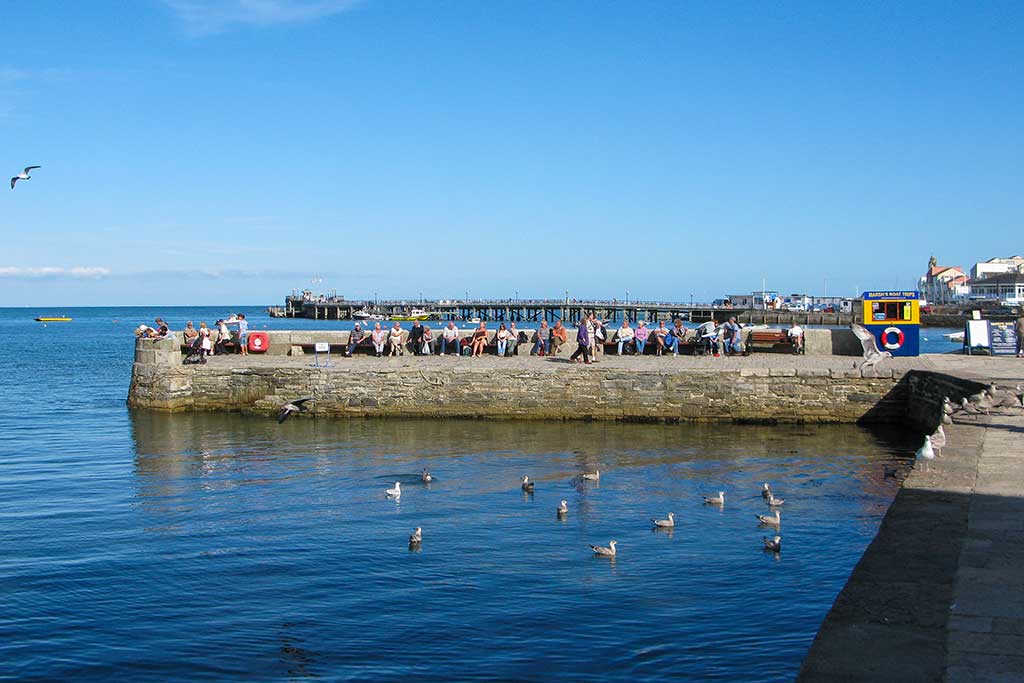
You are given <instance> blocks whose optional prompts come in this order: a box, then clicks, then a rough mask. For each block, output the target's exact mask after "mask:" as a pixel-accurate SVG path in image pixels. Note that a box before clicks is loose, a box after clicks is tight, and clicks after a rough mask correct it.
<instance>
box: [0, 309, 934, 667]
mask: <svg viewBox="0 0 1024 683" xmlns="http://www.w3.org/2000/svg"><path fill="white" fill-rule="evenodd" d="M243 310H244V309H243ZM43 312H44V311H25V310H11V309H7V310H0V342H2V343H0V367H3V368H5V369H6V372H7V377H6V381H4V382H3V383H0V400H2V401H3V403H4V405H6V406H9V407H10V406H15V405H18V406H21V408H20V409H19V410H10V409H8V410H5V411H4V412H3V414H0V434H2V435H3V437H2V440H0V679H3V680H33V679H37V680H52V679H65V680H67V679H72V678H74V679H75V680H96V681H108V680H111V679H113V678H115V677H117V678H120V679H122V680H133V681H146V680H152V681H168V680H190V681H195V680H213V679H233V680H312V679H322V680H342V679H344V680H366V681H383V680H395V679H398V678H400V677H402V678H405V677H409V676H418V677H419V678H420V679H422V680H468V679H474V680H526V681H531V680H536V681H541V680H562V681H585V680H603V681H614V680H621V681H632V680H656V681H657V680H669V679H679V678H684V679H696V678H698V677H699V678H701V679H705V680H729V681H761V680H764V681H776V680H785V679H790V678H792V677H793V675H794V674H795V673H796V671H797V670H798V668H799V665H800V661H801V659H802V658H803V656H804V654H805V653H806V651H807V648H808V647H809V645H810V642H811V640H812V639H813V637H814V634H815V631H816V630H817V628H818V625H819V624H820V622H821V620H822V618H823V617H824V615H825V613H826V612H827V610H828V608H829V606H830V605H831V603H832V600H833V599H834V597H835V595H836V593H837V592H838V591H839V589H840V588H841V587H842V585H843V583H844V582H845V580H846V578H847V576H848V575H849V572H850V570H851V569H852V567H853V565H854V564H855V563H856V561H857V559H858V557H859V556H860V554H861V552H862V550H863V548H864V547H865V546H866V545H867V543H868V542H869V541H870V539H871V538H872V536H873V534H874V533H875V530H876V528H877V525H878V523H879V520H880V518H881V516H882V515H883V514H884V511H885V509H886V507H887V506H888V504H889V502H890V500H891V498H892V496H893V495H894V493H895V487H894V484H893V483H892V480H885V479H884V478H883V476H882V463H886V462H894V461H900V462H904V461H905V460H906V458H907V456H909V454H910V453H911V452H912V448H913V445H914V444H912V443H911V442H906V441H900V440H898V439H895V440H894V438H893V435H891V434H884V433H878V432H868V431H865V430H862V429H858V428H854V427H822V428H812V427H792V428H787V427H780V428H771V429H768V428H755V427H742V428H740V427H727V426H705V427H681V426H642V425H604V424H558V423H542V424H532V423H531V424H501V423H485V422H471V421H456V422H447V421H387V422H385V421H364V420H358V421H347V422H329V421H325V420H316V421H314V420H301V421H300V420H292V421H289V422H287V423H285V424H284V425H282V426H280V427H279V426H278V425H277V424H276V423H274V422H273V421H272V420H269V419H263V418H245V417H240V416H234V415H177V416H169V415H153V414H135V415H132V414H130V413H129V412H128V411H127V409H126V408H125V406H124V398H125V395H126V393H127V382H128V376H129V371H130V365H131V348H132V343H131V340H130V338H129V336H130V330H131V328H132V327H133V326H134V325H136V324H138V322H141V321H147V322H148V321H150V320H151V319H152V318H153V317H154V316H155V315H157V314H163V315H164V317H167V318H169V319H171V320H172V322H178V321H181V320H184V319H187V318H191V319H194V320H197V321H198V320H201V319H204V320H207V321H212V320H215V319H216V318H217V317H219V316H220V315H223V314H224V313H225V312H226V310H224V309H205V310H201V309H193V310H175V309H162V310H160V311H156V310H146V309H89V310H71V311H68V312H69V313H71V314H72V315H74V317H75V319H76V320H75V322H74V323H71V324H66V325H49V326H47V327H42V326H41V325H39V324H38V323H34V322H32V321H31V318H32V317H33V316H34V315H36V314H38V313H43ZM55 312H57V311H55ZM249 313H250V314H251V317H252V319H253V323H254V325H255V326H256V327H257V328H262V327H263V326H264V325H270V326H276V327H282V328H283V327H299V326H311V327H312V326H323V323H315V322H312V321H292V320H288V321H271V320H269V319H266V318H265V317H263V316H260V315H259V314H258V311H255V310H252V311H249ZM115 320H116V321H118V322H114V321H115ZM335 326H337V325H336V324H335ZM71 352H75V353H76V356H75V359H74V360H73V361H69V360H67V359H68V354H69V353H71ZM423 466H427V467H429V468H430V469H431V470H432V471H433V472H434V473H435V474H436V476H437V481H436V482H434V483H433V484H431V485H429V486H424V485H422V484H420V483H419V479H418V476H417V473H418V472H419V470H420V468H422V467H423ZM593 468H600V469H601V472H602V478H601V481H600V484H593V483H590V484H583V483H581V482H580V481H579V480H578V475H579V474H580V473H581V472H584V471H588V470H592V469H593ZM522 474H529V475H530V476H531V477H532V478H534V479H536V480H537V482H538V483H537V492H536V494H535V495H534V496H525V495H524V494H522V493H521V491H520V490H519V484H518V481H519V477H520V476H521V475H522ZM766 479H768V480H771V481H772V482H773V483H774V486H775V488H776V489H777V490H778V492H779V493H780V494H781V495H783V496H784V497H786V498H787V499H788V501H787V503H786V505H785V506H784V507H783V508H782V512H783V526H782V532H781V535H782V536H783V539H784V541H783V545H784V549H783V552H782V553H781V555H780V556H778V557H776V556H774V555H772V554H770V553H765V552H763V551H762V550H761V549H760V545H761V541H760V539H761V536H762V535H764V534H765V533H768V532H766V531H765V530H763V529H759V528H758V526H757V522H756V520H755V519H754V514H755V513H761V512H765V511H766V510H765V506H764V504H763V503H762V501H761V499H760V496H759V494H758V489H759V486H760V482H761V481H764V480H766ZM399 480H400V481H402V483H403V489H404V490H405V493H404V495H403V496H402V498H401V501H400V502H393V501H389V500H386V499H385V498H384V495H383V491H384V489H385V488H388V487H389V486H390V485H392V484H393V483H394V481H399ZM720 489H725V490H726V491H727V494H726V495H727V499H728V502H727V504H726V505H725V506H724V508H722V509H719V508H714V507H705V506H703V505H702V504H701V502H700V495H701V494H703V493H709V492H712V491H717V490H720ZM563 498H564V499H566V500H568V502H569V506H570V513H569V515H568V517H567V518H566V519H565V520H564V521H558V520H557V519H556V516H555V513H554V510H555V506H556V505H557V503H558V501H559V500H561V499H563ZM670 510H671V511H673V512H675V513H676V516H677V523H678V527H677V528H676V529H675V531H674V532H673V533H666V532H654V531H652V530H651V528H650V524H649V523H648V519H649V518H650V517H654V516H657V517H663V516H664V515H665V513H667V512H668V511H670ZM415 526H421V527H423V536H424V541H423V545H422V548H421V549H420V550H419V551H418V552H411V551H410V550H409V548H408V546H407V536H408V533H409V532H410V531H411V529H412V528H413V527H415ZM612 538H614V539H616V540H618V541H619V551H620V554H619V557H618V558H616V559H615V560H614V561H609V560H607V559H602V558H596V557H593V556H592V555H591V553H590V550H589V548H588V547H587V544H589V543H601V544H605V543H607V541H608V540H609V539H612Z"/></svg>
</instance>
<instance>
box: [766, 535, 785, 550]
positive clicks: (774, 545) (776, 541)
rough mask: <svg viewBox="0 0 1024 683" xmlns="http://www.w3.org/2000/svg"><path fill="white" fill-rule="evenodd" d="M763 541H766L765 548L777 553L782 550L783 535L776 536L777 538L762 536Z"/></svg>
mask: <svg viewBox="0 0 1024 683" xmlns="http://www.w3.org/2000/svg"><path fill="white" fill-rule="evenodd" d="M761 542H762V543H764V549H765V550H771V551H772V552H773V553H777V552H779V551H780V550H782V536H776V537H775V538H768V537H767V536H762V537H761Z"/></svg>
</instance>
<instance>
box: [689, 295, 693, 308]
mask: <svg viewBox="0 0 1024 683" xmlns="http://www.w3.org/2000/svg"><path fill="white" fill-rule="evenodd" d="M690 308H693V292H690Z"/></svg>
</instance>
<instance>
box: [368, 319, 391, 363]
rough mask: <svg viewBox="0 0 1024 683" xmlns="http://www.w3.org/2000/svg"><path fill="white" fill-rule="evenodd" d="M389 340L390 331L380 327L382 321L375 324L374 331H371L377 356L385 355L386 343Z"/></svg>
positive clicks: (371, 339) (371, 338)
mask: <svg viewBox="0 0 1024 683" xmlns="http://www.w3.org/2000/svg"><path fill="white" fill-rule="evenodd" d="M387 340H388V333H387V332H385V331H384V330H382V329H380V323H374V324H373V332H371V333H370V341H372V342H373V350H374V352H375V353H376V354H377V358H380V357H381V356H383V355H384V344H385V343H386V342H387Z"/></svg>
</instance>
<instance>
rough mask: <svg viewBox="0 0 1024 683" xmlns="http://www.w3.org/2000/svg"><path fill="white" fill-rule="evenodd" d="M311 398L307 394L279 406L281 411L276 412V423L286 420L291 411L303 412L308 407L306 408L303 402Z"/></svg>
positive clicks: (311, 398)
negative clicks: (304, 396)
mask: <svg viewBox="0 0 1024 683" xmlns="http://www.w3.org/2000/svg"><path fill="white" fill-rule="evenodd" d="M312 400H313V397H312V396H307V397H306V398H300V399H296V400H294V401H289V402H288V403H285V404H284V405H283V406H281V412H279V413H278V414H277V424H281V423H282V422H284V421H285V420H287V419H288V418H289V417H291V416H292V413H304V412H306V411H307V410H309V408H307V407H306V405H305V404H306V401H312Z"/></svg>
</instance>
